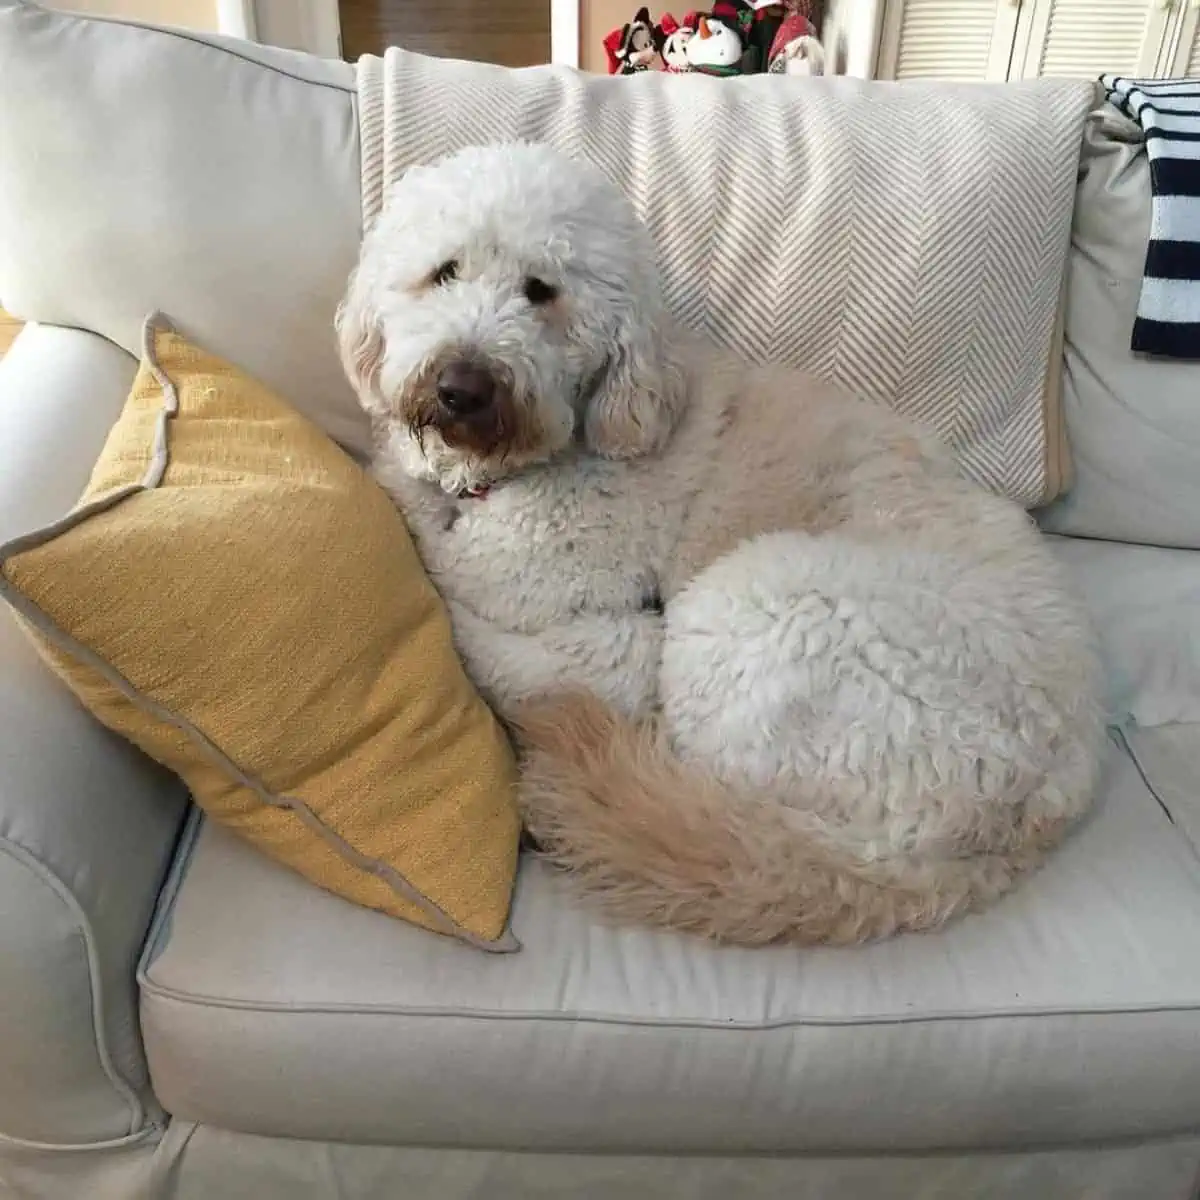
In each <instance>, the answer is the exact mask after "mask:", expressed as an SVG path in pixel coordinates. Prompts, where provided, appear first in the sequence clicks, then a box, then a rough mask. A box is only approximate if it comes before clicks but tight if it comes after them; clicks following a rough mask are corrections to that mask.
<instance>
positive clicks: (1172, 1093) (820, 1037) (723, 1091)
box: [140, 730, 1200, 1154]
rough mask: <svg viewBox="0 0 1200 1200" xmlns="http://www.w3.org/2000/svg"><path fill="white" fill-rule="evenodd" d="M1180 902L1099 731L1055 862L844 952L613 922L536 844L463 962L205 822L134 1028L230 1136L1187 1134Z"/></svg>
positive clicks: (881, 1145)
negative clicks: (972, 903) (758, 944)
mask: <svg viewBox="0 0 1200 1200" xmlns="http://www.w3.org/2000/svg"><path fill="white" fill-rule="evenodd" d="M1196 732H1197V735H1198V737H1197V740H1200V730H1197V731H1196ZM1196 765H1200V759H1198V760H1197V763H1195V764H1193V766H1192V768H1191V770H1192V774H1191V779H1189V780H1186V781H1183V782H1182V783H1181V784H1180V786H1185V785H1186V786H1188V787H1192V788H1194V787H1195V784H1194V783H1193V782H1192V780H1194V779H1195V778H1196V777H1197V772H1196V769H1195V768H1196ZM1197 923H1200V858H1198V857H1197V854H1196V852H1195V850H1194V848H1193V846H1192V844H1191V842H1190V841H1189V840H1188V839H1187V837H1186V836H1184V835H1183V834H1182V833H1181V831H1180V830H1179V829H1178V828H1177V827H1176V826H1175V825H1174V824H1173V823H1172V822H1171V820H1170V819H1169V817H1168V815H1167V813H1166V812H1165V810H1164V808H1163V807H1162V805H1161V803H1160V801H1159V800H1158V799H1157V798H1156V796H1155V795H1154V794H1153V793H1152V792H1151V791H1150V790H1149V788H1148V787H1147V785H1146V783H1145V781H1144V780H1143V778H1142V776H1141V774H1140V773H1139V771H1138V769H1137V766H1136V764H1135V763H1134V761H1133V760H1132V759H1131V758H1130V757H1129V755H1128V753H1127V751H1126V750H1125V749H1123V748H1120V747H1118V746H1117V745H1116V744H1114V745H1113V746H1112V748H1111V751H1110V757H1109V761H1108V764H1107V775H1106V786H1105V791H1104V794H1103V797H1102V798H1101V800H1100V802H1099V804H1098V806H1097V809H1096V811H1095V813H1094V815H1093V816H1092V817H1091V818H1089V820H1088V821H1087V822H1086V823H1085V824H1084V826H1083V827H1082V828H1081V829H1080V831H1079V832H1078V834H1077V835H1076V836H1075V837H1073V838H1072V839H1071V840H1070V841H1069V842H1068V844H1067V845H1066V846H1065V847H1064V848H1063V849H1062V850H1061V851H1060V852H1059V853H1058V854H1057V855H1056V856H1055V858H1054V859H1053V861H1052V862H1051V863H1050V865H1049V866H1047V868H1046V869H1045V870H1043V871H1042V872H1041V873H1039V874H1038V875H1037V876H1035V877H1033V878H1032V879H1030V880H1029V881H1027V882H1026V884H1025V885H1024V886H1023V887H1022V888H1020V889H1018V890H1017V891H1016V892H1015V893H1014V894H1013V895H1012V896H1010V897H1009V898H1008V899H1006V900H1005V901H1003V902H1002V903H1001V904H1000V905H999V906H997V907H996V908H994V909H993V910H991V911H989V912H987V913H984V914H982V915H979V916H976V917H972V918H969V919H967V920H965V921H963V922H961V923H959V924H957V925H955V926H953V927H951V928H949V929H948V930H946V931H944V932H942V933H940V934H936V935H926V936H923V937H922V936H913V937H909V938H906V939H900V940H895V941H891V942H885V943H881V944H878V945H874V946H871V947H868V948H865V949H858V950H809V951H799V950H795V949H770V950H744V949H716V948H713V947H712V946H710V945H707V944H705V943H703V942H700V941H698V940H691V939H686V938H682V937H677V936H671V935H668V934H662V933H657V932H648V931H643V930H638V929H627V928H616V927H611V926H606V925H604V924H602V923H600V922H598V921H597V920H596V919H594V917H593V916H592V915H591V914H590V913H588V912H586V911H584V910H582V909H580V908H578V907H576V906H575V905H574V904H572V903H571V902H570V901H569V900H568V898H567V894H566V891H565V889H564V886H563V883H562V881H561V880H559V879H557V878H556V877H555V876H554V875H553V874H552V873H551V872H550V871H549V870H548V869H547V868H545V867H544V866H543V865H542V864H540V863H539V862H537V861H527V862H526V863H525V864H524V867H523V870H522V873H521V877H520V880H519V884H518V890H517V899H516V904H515V911H514V918H513V928H514V931H515V932H516V934H517V936H518V937H519V938H520V940H521V941H522V943H523V945H524V950H523V951H522V952H521V953H520V954H516V955H510V956H501V957H497V956H492V955H479V954H477V953H475V952H473V951H472V950H470V949H468V948H466V947H464V946H461V945H459V944H456V943H453V942H450V941H448V940H446V939H442V938H437V937H434V936H431V935H429V934H425V933H422V932H421V931H419V930H417V929H415V928H410V927H406V926H403V925H400V924H398V923H396V922H393V921H389V920H388V919H387V918H384V917H380V916H378V915H377V914H374V913H371V912H367V911H365V910H359V909H355V908H353V907H351V906H350V905H347V904H345V903H344V902H342V901H340V900H338V899H336V898H335V897H332V896H329V895H327V894H325V893H322V892H320V891H318V890H317V889H315V888H312V887H310V886H308V885H306V884H305V883H304V882H303V881H302V880H300V879H298V878H296V877H294V876H292V875H290V874H288V873H287V872H285V871H283V870H282V869H281V868H278V867H276V866H274V865H273V864H272V863H270V862H269V861H268V860H266V859H265V858H263V857H261V856H259V855H257V854H255V853H254V851H252V850H250V849H248V848H246V847H244V846H243V845H241V844H240V843H239V842H238V841H236V840H235V839H233V838H232V837H231V836H230V835H228V834H227V833H224V832H223V831H222V830H220V829H219V828H217V827H215V826H212V825H199V824H197V825H196V826H195V827H194V829H193V832H192V835H191V838H190V841H189V844H188V845H187V846H186V847H185V849H184V851H183V852H182V853H181V855H180V858H179V862H178V863H177V870H176V877H175V879H174V880H173V881H172V883H171V884H170V886H169V887H168V888H167V890H166V892H165V894H164V902H163V909H162V914H161V917H160V920H159V922H158V925H157V927H156V929H155V931H154V932H153V934H152V937H151V939H150V942H149V944H148V947H147V952H146V956H145V959H144V962H143V967H142V970H141V973H140V983H141V989H142V1021H143V1030H144V1033H145V1037H146V1045H147V1053H148V1058H149V1062H150V1067H151V1074H152V1078H153V1082H154V1087H155V1091H156V1093H157V1095H158V1096H159V1097H160V1098H161V1100H162V1102H163V1104H164V1106H165V1107H166V1108H167V1110H168V1111H170V1112H172V1113H174V1114H175V1115H176V1116H177V1117H180V1118H183V1119H185V1120H191V1121H199V1122H207V1123H211V1124H214V1125H219V1126H222V1127H224V1128H227V1129H233V1130H239V1131H243V1132H247V1133H256V1134H267V1135H274V1136H290V1137H296V1138H314V1139H322V1140H342V1141H356V1142H384V1143H388V1144H394V1145H437V1146H467V1147H500V1146H504V1147H508V1148H514V1147H518V1148H522V1149H537V1150H566V1151H571V1150H574V1151H580V1152H582V1151H590V1152H605V1151H609V1152H615V1151H623V1152H632V1153H636V1152H639V1151H642V1152H670V1153H714V1154H725V1153H744V1152H760V1153H771V1152H785V1153H786V1152H792V1153H800V1152H806V1151H809V1152H811V1151H823V1152H847V1151H878V1150H884V1149H886V1150H891V1151H909V1150H928V1149H942V1148H986V1147H1008V1146H1013V1145H1017V1144H1021V1145H1025V1146H1030V1145H1063V1144H1075V1143H1080V1142H1085V1141H1091V1140H1102V1139H1113V1138H1126V1137H1128V1138H1141V1137H1149V1136H1154V1135H1166V1134H1171V1133H1177V1132H1182V1131H1193V1130H1197V1129H1200V1054H1198V1053H1197V1052H1196V1047H1197V1046H1200V954H1197V953H1196V952H1195V944H1194V942H1195V939H1194V938H1193V937H1192V936H1191V934H1190V933H1188V932H1185V931H1188V930H1194V929H1195V928H1196V927H1197Z"/></svg>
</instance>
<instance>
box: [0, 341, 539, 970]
mask: <svg viewBox="0 0 1200 1200" xmlns="http://www.w3.org/2000/svg"><path fill="white" fill-rule="evenodd" d="M0 597H2V598H3V599H5V600H7V601H9V603H11V604H12V605H13V606H14V607H15V608H16V610H17V612H18V614H19V615H20V617H21V618H22V619H23V621H24V622H25V623H27V625H28V627H29V628H30V630H31V632H32V633H33V636H34V638H35V641H36V642H37V644H38V646H39V648H40V649H41V650H42V653H43V655H44V656H45V658H46V659H47V660H48V661H49V663H50V665H51V666H52V667H53V668H54V670H55V671H56V672H57V673H58V674H59V675H60V676H61V677H62V678H63V679H64V680H65V681H66V682H67V683H68V684H69V686H70V687H71V688H72V690H73V691H74V692H75V693H76V695H77V696H78V697H79V698H80V699H81V700H82V701H83V702H84V704H86V705H87V707H88V708H89V709H90V710H91V711H92V713H94V714H95V715H96V716H97V717H98V718H99V719H100V720H101V721H102V722H103V723H104V724H105V725H107V726H109V727H110V728H112V729H114V730H116V731H117V732H119V733H121V734H123V735H124V736H126V737H128V738H129V739H130V740H131V741H132V742H134V743H135V744H136V745H137V746H139V747H140V748H141V749H142V750H144V751H145V752H146V753H148V754H149V755H150V756H151V757H152V758H154V759H156V760H157V761H159V762H161V763H164V764H165V765H167V766H169V767H170V768H171V769H172V770H174V771H176V772H177V773H178V774H179V775H180V776H181V777H182V778H183V779H184V781H185V782H186V783H187V785H188V787H189V788H190V790H191V792H192V794H193V795H194V796H195V797H196V800H197V802H198V803H199V804H200V805H201V806H203V807H204V808H205V809H206V811H208V812H210V813H212V814H213V815H214V816H215V817H216V818H217V819H219V820H221V821H223V822H225V823H227V824H228V825H229V826H230V827H231V828H233V829H236V830H237V831H238V832H239V833H240V834H241V835H242V836H243V837H244V838H246V839H247V840H249V841H250V842H252V843H253V844H254V845H255V846H257V847H258V848H259V849H261V850H262V851H264V852H265V853H267V854H270V855H272V856H273V857H275V858H276V859H278V860H279V861H280V862H284V863H287V864H288V865H289V866H291V867H293V868H294V869H295V870H297V871H299V872H301V873H302V874H303V875H304V876H305V877H306V878H308V879H309V880H311V881H313V882H314V883H317V884H320V885H321V886H322V887H326V888H329V889H330V890H331V891H333V892H336V893H337V894H338V895H339V896H345V897H347V898H348V899H351V900H353V901H355V902H356V903H358V904H365V905H369V906H370V907H372V908H377V909H380V910H382V911H384V912H387V913H389V914H391V915H392V916H398V917H402V918H404V919H406V920H410V921H416V922H418V923H420V924H422V925H425V926H427V927H428V928H432V929H435V930H437V931H439V932H441V933H448V934H453V935H454V936H457V937H461V938H463V939H465V940H468V941H470V942H471V943H472V944H473V945H477V946H480V947H483V948H487V949H512V948H513V946H512V944H511V938H510V937H509V935H507V933H506V925H507V917H508V909H509V902H510V897H511V890H512V884H513V876H514V873H515V863H516V851H517V840H518V835H519V822H518V818H517V813H516V805H515V802H514V796H513V783H514V777H515V772H514V764H513V759H512V754H511V751H510V749H509V746H508V743H507V741H506V739H505V736H504V734H503V733H502V731H501V730H500V727H499V725H498V723H497V722H496V720H495V718H494V717H493V716H492V714H491V713H490V712H489V710H488V709H487V707H486V706H485V705H484V703H483V701H482V700H481V699H480V698H479V696H478V694H477V693H476V692H475V690H474V688H473V687H472V686H471V684H470V683H469V681H468V680H467V677H466V675H465V674H464V673H463V670H462V667H461V665H460V663H459V660H458V657H457V655H456V653H455V651H454V646H453V643H452V641H451V637H450V624H449V620H448V619H447V617H446V614H445V611H444V609H443V607H442V605H441V602H440V601H439V599H438V596H437V593H436V592H435V591H434V589H433V586H432V585H431V584H430V582H429V580H428V578H427V577H426V575H425V572H424V570H423V569H422V567H421V564H420V561H419V559H418V558H417V553H416V549H415V548H414V546H413V544H412V541H411V539H410V538H409V535H408V531H407V529H406V528H405V525H404V521H403V520H402V518H401V517H400V515H399V513H397V511H396V509H395V508H394V507H393V505H392V503H391V501H390V500H389V499H388V497H387V496H386V494H385V493H384V492H383V490H382V489H381V488H380V487H379V486H378V485H377V484H376V483H375V482H374V481H373V480H372V479H371V478H370V477H369V476H368V475H367V473H366V472H365V471H364V470H363V469H362V468H361V467H360V466H358V465H357V464H356V463H354V462H353V461H352V460H351V459H350V458H349V457H348V456H347V455H346V454H344V453H343V452H342V451H341V450H340V449H338V447H337V446H336V445H335V444H334V443H333V442H332V441H331V440H330V439H329V438H327V437H326V436H325V435H324V434H323V433H322V432H321V431H320V430H319V429H317V428H316V427H315V426H314V425H313V424H311V423H310V422H309V421H306V420H305V419H304V418H303V417H301V416H300V415H299V414H298V413H296V412H295V411H294V410H292V409H291V408H289V407H288V405H286V404H285V403H284V402H283V401H281V400H279V399H277V398H276V397H275V396H273V395H272V394H271V393H270V392H269V391H268V390H267V389H266V388H264V387H263V386H262V385H261V384H260V383H258V382H256V381H254V380H252V379H250V378H248V377H247V376H246V375H244V374H243V373H241V372H239V371H237V370H236V369H235V368H233V367H231V366H230V365H229V364H227V363H225V362H223V361H222V360H220V359H218V358H216V357H215V356H213V355H210V354H206V353H204V352H203V351H200V350H197V349H195V348H194V347H192V346H190V345H189V344H188V343H186V342H185V341H184V340H183V339H181V338H180V337H179V336H178V335H177V334H175V333H174V332H172V331H170V330H169V329H166V328H163V327H162V326H161V325H155V324H154V323H149V324H148V325H147V329H146V352H145V357H144V359H143V362H142V366H141V369H140V371H139V373H138V376H137V378H136V379H135V381H134V384H133V388H132V391H131V392H130V396H129V400H128V401H127V403H126V405H125V407H124V410H123V411H122V413H121V416H120V418H119V419H118V421H117V423H116V424H115V425H114V426H113V429H112V431H111V433H110V434H109V437H108V440H107V442H106V444H105V447H104V450H103V452H102V453H101V455H100V457H99V459H98V461H97V463H96V467H95V470H94V471H93V472H92V477H91V481H90V483H89V485H88V487H87V489H86V491H85V492H84V495H83V498H82V499H81V500H80V502H79V504H77V505H76V506H75V508H73V509H72V510H71V512H70V514H69V515H68V516H67V517H64V518H62V519H60V520H57V521H55V522H52V523H51V524H49V525H47V526H44V527H42V529H40V530H39V531H37V532H35V533H27V534H25V535H24V536H21V537H18V538H16V539H15V540H14V541H13V542H10V543H8V544H7V545H0Z"/></svg>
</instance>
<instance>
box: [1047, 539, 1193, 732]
mask: <svg viewBox="0 0 1200 1200" xmlns="http://www.w3.org/2000/svg"><path fill="white" fill-rule="evenodd" d="M1047 540H1048V541H1049V543H1050V548H1051V550H1052V551H1053V552H1054V554H1055V556H1056V557H1057V558H1058V559H1059V560H1060V561H1061V562H1062V563H1064V565H1065V566H1066V568H1067V570H1068V571H1069V572H1070V575H1071V578H1072V580H1073V582H1074V584H1075V586H1076V588H1077V589H1078V590H1079V593H1080V594H1081V595H1082V596H1083V598H1084V601H1085V603H1086V604H1087V608H1088V611H1089V613H1090V614H1091V617H1092V620H1093V623H1094V625H1095V628H1096V632H1097V634H1098V635H1099V639H1100V647H1101V650H1102V652H1103V658H1104V665H1105V679H1106V684H1107V689H1108V695H1107V707H1108V716H1109V720H1110V721H1111V722H1113V723H1115V724H1118V725H1126V724H1127V723H1129V722H1133V723H1134V724H1136V725H1138V726H1141V727H1143V728H1146V727H1151V726H1161V725H1173V724H1180V723H1183V724H1195V723H1197V722H1200V551H1197V550H1174V549H1168V548H1164V547H1159V546H1131V545H1128V544H1126V543H1123V542H1101V541H1096V540H1093V539H1090V538H1069V537H1049V538H1048V539H1047Z"/></svg>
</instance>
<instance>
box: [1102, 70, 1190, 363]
mask: <svg viewBox="0 0 1200 1200" xmlns="http://www.w3.org/2000/svg"><path fill="white" fill-rule="evenodd" d="M1101 82H1102V83H1103V84H1104V87H1105V89H1106V90H1107V92H1108V99H1109V100H1110V101H1111V102H1112V103H1113V104H1114V105H1116V106H1117V108H1119V109H1120V110H1121V111H1122V112H1123V113H1125V114H1126V115H1127V116H1129V117H1131V118H1132V119H1133V120H1135V121H1137V122H1138V123H1139V124H1140V125H1141V127H1142V131H1143V132H1144V133H1145V136H1146V153H1147V156H1148V157H1149V159H1150V191H1151V223H1150V245H1149V247H1148V249H1147V251H1146V270H1145V274H1144V276H1143V279H1142V294H1141V298H1140V299H1139V300H1138V309H1137V318H1136V320H1135V321H1134V324H1133V349H1134V350H1137V351H1140V352H1141V353H1144V354H1159V355H1164V356H1166V357H1170V358H1196V359H1200V79H1124V78H1121V77H1120V76H1117V75H1103V76H1101Z"/></svg>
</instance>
